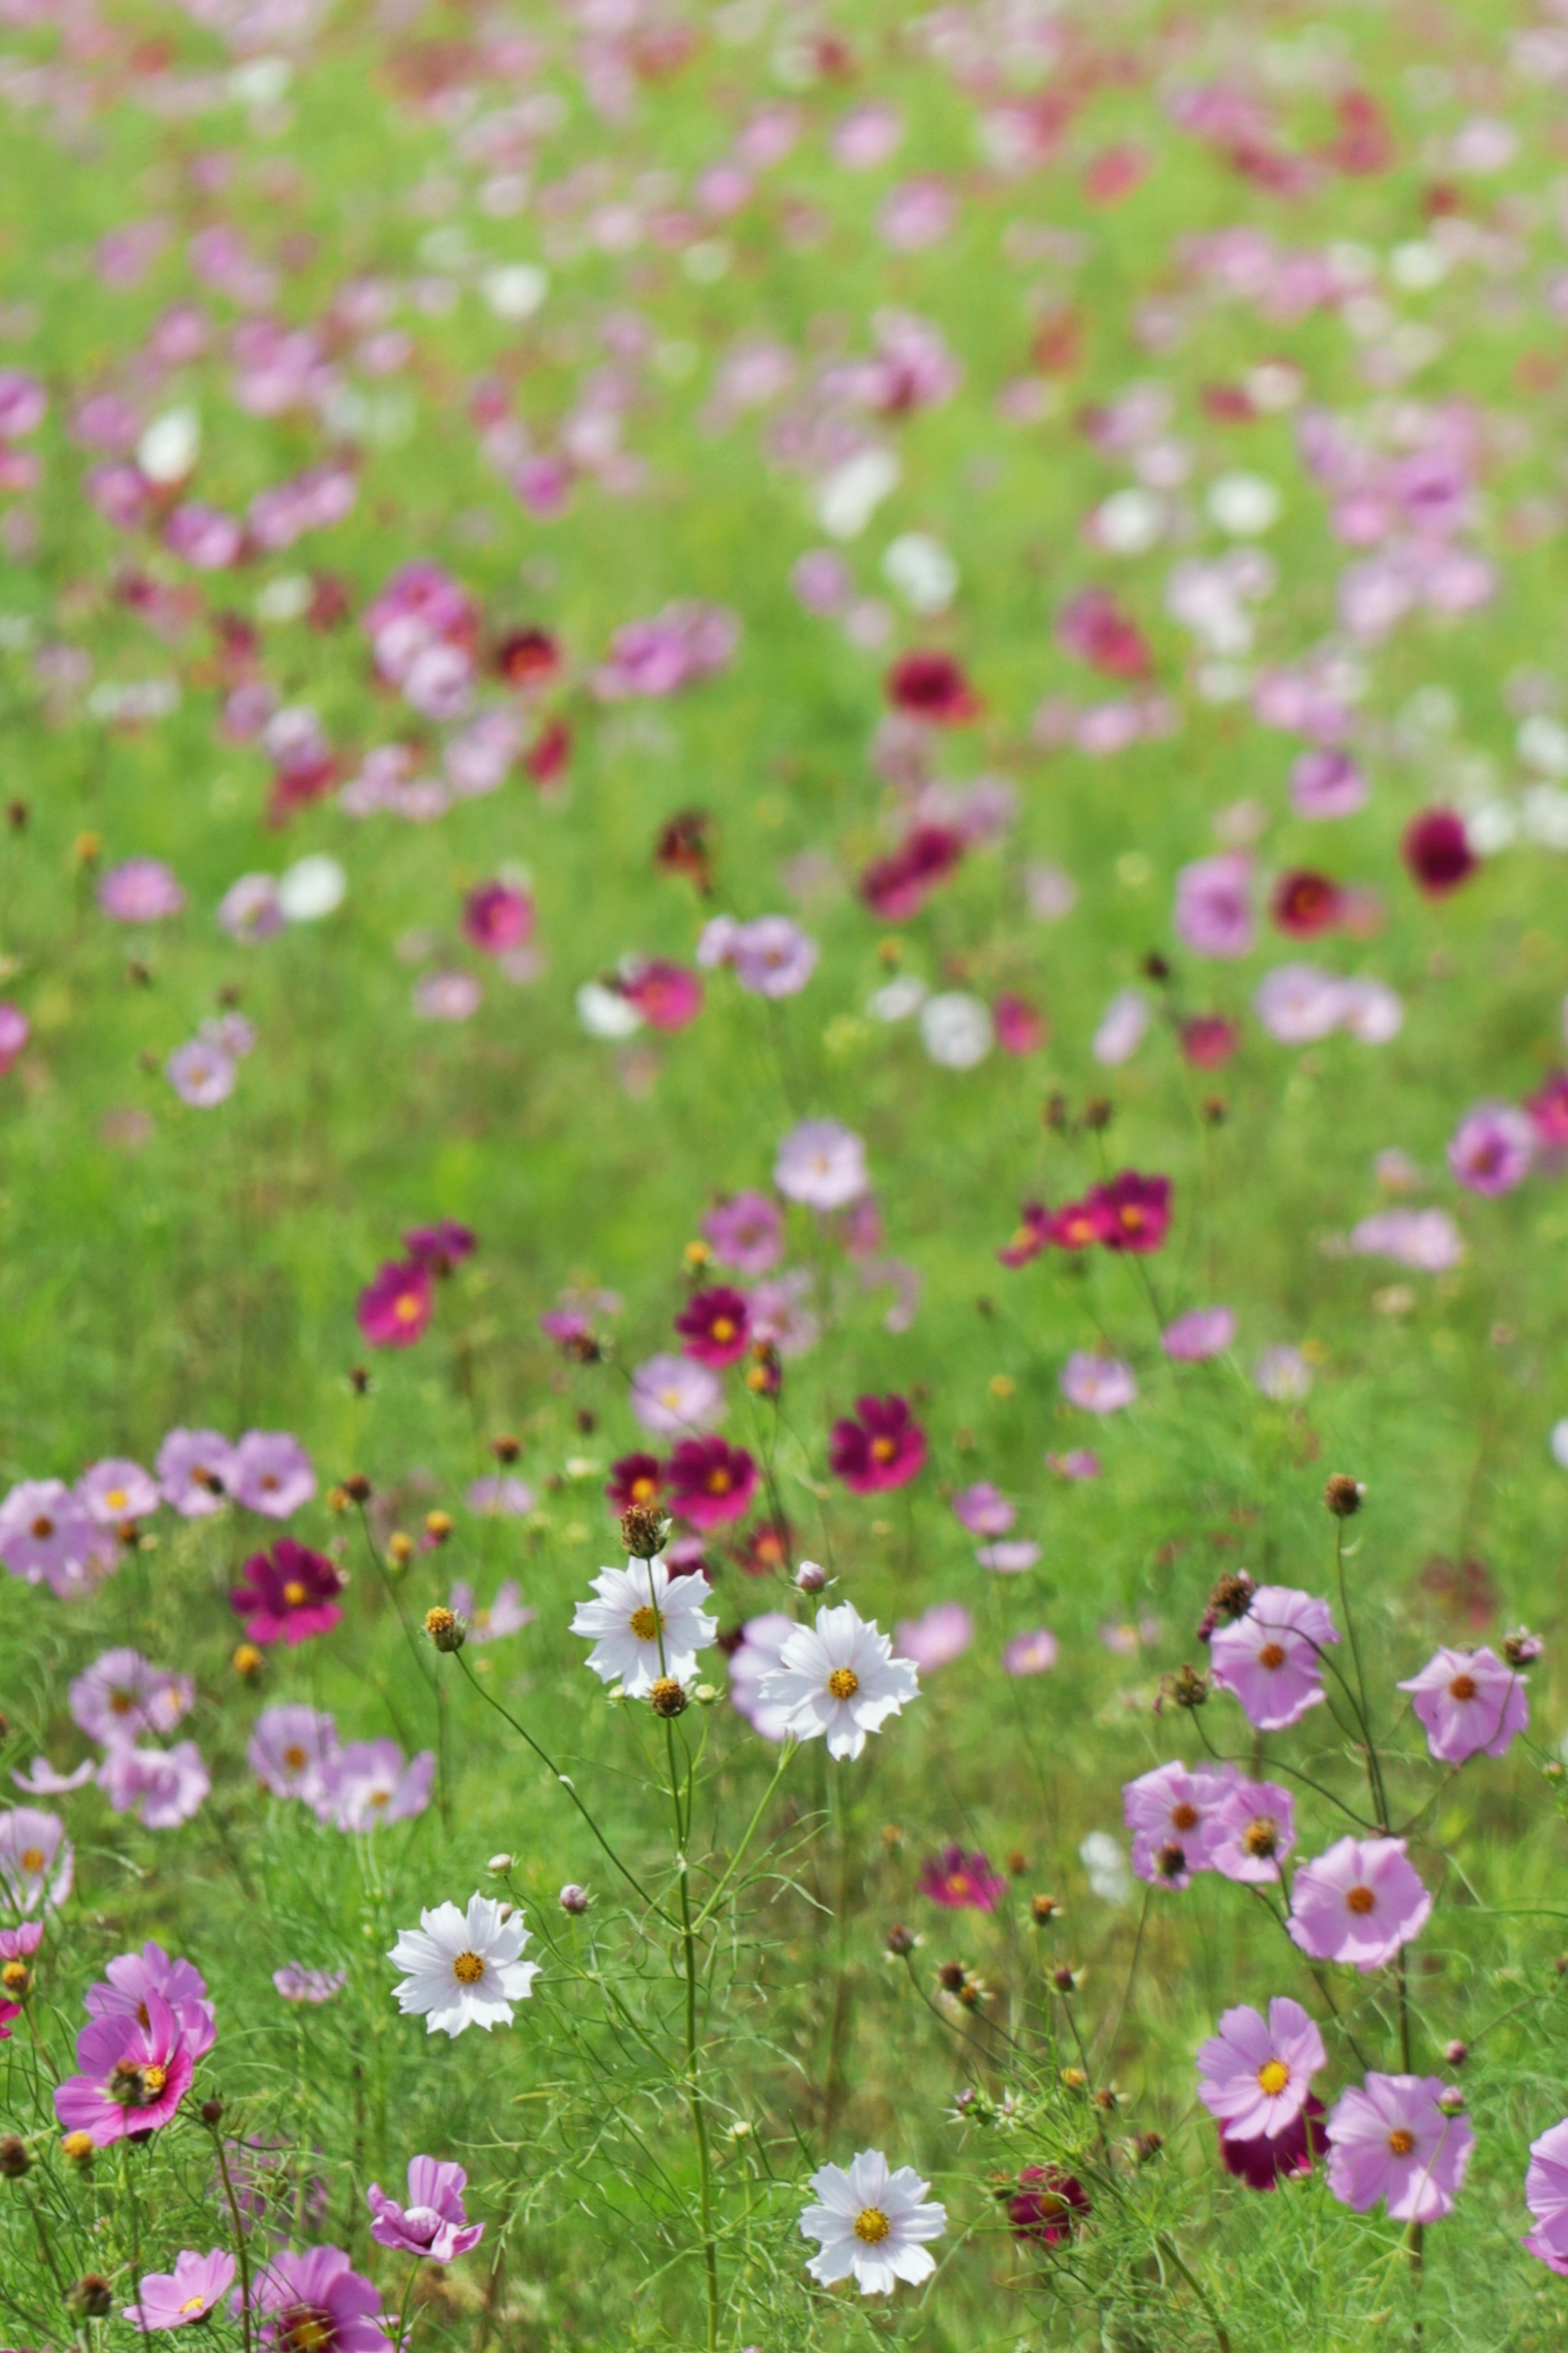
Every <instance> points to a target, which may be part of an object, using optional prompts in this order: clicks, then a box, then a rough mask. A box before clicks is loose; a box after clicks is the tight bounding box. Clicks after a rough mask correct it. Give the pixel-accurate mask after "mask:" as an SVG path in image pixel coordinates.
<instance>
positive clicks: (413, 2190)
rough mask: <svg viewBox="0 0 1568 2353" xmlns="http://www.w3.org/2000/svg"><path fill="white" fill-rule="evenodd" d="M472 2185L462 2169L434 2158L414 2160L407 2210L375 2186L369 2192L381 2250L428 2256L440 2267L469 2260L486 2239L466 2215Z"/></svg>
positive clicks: (411, 2160) (410, 2164)
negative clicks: (463, 2257)
mask: <svg viewBox="0 0 1568 2353" xmlns="http://www.w3.org/2000/svg"><path fill="white" fill-rule="evenodd" d="M467 2188H468V2175H467V2174H466V2173H465V2172H464V2170H463V2168H462V2167H461V2166H460V2165H449V2164H444V2163H443V2162H442V2161H441V2160H440V2159H439V2158H434V2157H411V2158H409V2160H408V2203H407V2205H406V2206H400V2205H398V2204H397V2202H396V2201H395V2200H394V2199H391V2198H389V2197H388V2196H387V2195H386V2192H385V2191H384V2189H382V2187H381V2184H380V2182H379V2181H373V2182H372V2183H371V2185H370V2188H369V2189H367V2190H366V2192H365V2203H366V2205H367V2206H368V2207H369V2208H370V2212H371V2224H370V2235H371V2237H372V2238H373V2239H374V2241H375V2242H376V2244H377V2246H378V2247H391V2248H392V2249H393V2251H394V2252H395V2253H397V2254H403V2255H428V2256H429V2257H430V2259H431V2261H432V2262H433V2263H450V2262H451V2260H452V2258H453V2256H454V2255H466V2254H467V2253H468V2251H469V2249H470V2248H472V2247H477V2246H478V2245H479V2241H480V2240H481V2239H482V2238H483V2237H484V2235H485V2226H484V2224H483V2223H482V2222H470V2221H469V2220H468V2214H467V2211H465V2209H464V2205H463V2192H464V2190H465V2189H467Z"/></svg>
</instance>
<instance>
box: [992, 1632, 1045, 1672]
mask: <svg viewBox="0 0 1568 2353" xmlns="http://www.w3.org/2000/svg"><path fill="white" fill-rule="evenodd" d="M1056 1662H1057V1638H1056V1636H1055V1635H1054V1634H1053V1633H1051V1632H1050V1631H1049V1630H1048V1629H1047V1628H1046V1627H1044V1626H1037V1627H1036V1628H1034V1630H1032V1631H1031V1632H1029V1633H1027V1634H1015V1635H1014V1637H1013V1639H1012V1641H1010V1642H1009V1643H1008V1645H1007V1647H1006V1649H1005V1651H1003V1653H1002V1666H1003V1671H1004V1672H1005V1673H1006V1674H1009V1675H1043V1674H1047V1673H1048V1672H1049V1671H1050V1669H1051V1668H1052V1667H1054V1666H1055V1665H1056Z"/></svg>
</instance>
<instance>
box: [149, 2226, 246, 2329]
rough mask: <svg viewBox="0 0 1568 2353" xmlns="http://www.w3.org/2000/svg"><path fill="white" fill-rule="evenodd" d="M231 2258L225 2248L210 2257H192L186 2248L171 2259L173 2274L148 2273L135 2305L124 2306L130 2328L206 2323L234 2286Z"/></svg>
mask: <svg viewBox="0 0 1568 2353" xmlns="http://www.w3.org/2000/svg"><path fill="white" fill-rule="evenodd" d="M234 2268H235V2266H234V2257H233V2256H232V2255H231V2254H230V2253H229V2252H228V2250H227V2248H226V2247H215V2248H214V2249H213V2251H212V2253H210V2254H207V2255H198V2254H194V2253H192V2252H191V2250H190V2249H189V2248H188V2247H186V2248H184V2249H182V2251H181V2253H179V2254H177V2255H176V2256H175V2257H174V2270H173V2272H148V2273H147V2274H145V2275H144V2277H143V2278H142V2286H141V2290H140V2292H139V2295H138V2297H137V2301H136V2302H135V2303H134V2304H128V2305H127V2306H125V2317H126V2319H127V2320H128V2321H129V2322H130V2323H131V2326H132V2328H140V2329H142V2330H146V2329H149V2328H188V2327H190V2326H191V2323H192V2322H193V2321H197V2320H205V2319H206V2317H207V2316H208V2315H209V2313H211V2312H213V2311H214V2310H216V2307H217V2306H218V2305H220V2304H221V2303H222V2301H223V2299H224V2297H225V2296H226V2295H227V2294H228V2292H229V2289H230V2288H231V2287H232V2286H233V2285H234Z"/></svg>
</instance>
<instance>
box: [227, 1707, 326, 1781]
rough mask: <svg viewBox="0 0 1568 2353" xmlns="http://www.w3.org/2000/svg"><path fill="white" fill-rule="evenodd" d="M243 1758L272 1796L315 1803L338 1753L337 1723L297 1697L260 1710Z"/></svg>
mask: <svg viewBox="0 0 1568 2353" xmlns="http://www.w3.org/2000/svg"><path fill="white" fill-rule="evenodd" d="M245 1755H246V1762H247V1764H248V1765H249V1767H250V1769H251V1771H252V1772H253V1773H254V1774H255V1776H256V1778H257V1779H258V1781H259V1782H260V1783H261V1784H262V1786H263V1788H268V1789H270V1790H271V1792H272V1795H273V1796H274V1797H275V1798H302V1799H304V1801H305V1803H306V1804H307V1805H308V1806H312V1807H313V1806H315V1805H316V1804H317V1803H318V1801H319V1800H320V1799H321V1795H322V1793H323V1791H324V1790H325V1788H326V1786H327V1781H328V1778H329V1776H330V1774H331V1768H332V1767H333V1766H334V1765H335V1763H336V1762H337V1757H338V1727H337V1725H335V1724H334V1723H333V1721H332V1719H331V1716H330V1715H321V1714H320V1713H319V1712H318V1711H317V1710H316V1709H315V1708H313V1707H306V1706H305V1705H304V1704H303V1703H302V1702H300V1701H285V1702H284V1703H283V1704H281V1705H280V1706H278V1707H268V1708H263V1709H262V1711H261V1714H260V1715H258V1717H257V1719H256V1724H255V1727H254V1729H253V1730H252V1732H251V1736H250V1743H249V1746H248V1747H247V1749H246V1752H245Z"/></svg>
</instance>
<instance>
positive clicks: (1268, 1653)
mask: <svg viewBox="0 0 1568 2353" xmlns="http://www.w3.org/2000/svg"><path fill="white" fill-rule="evenodd" d="M1284 1663H1285V1652H1284V1650H1283V1648H1282V1646H1281V1645H1280V1644H1279V1643H1278V1642H1265V1644H1264V1645H1263V1648H1262V1649H1261V1651H1258V1665H1259V1666H1260V1667H1268V1669H1269V1670H1270V1671H1272V1670H1273V1669H1274V1668H1276V1667H1282V1666H1283V1665H1284Z"/></svg>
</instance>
